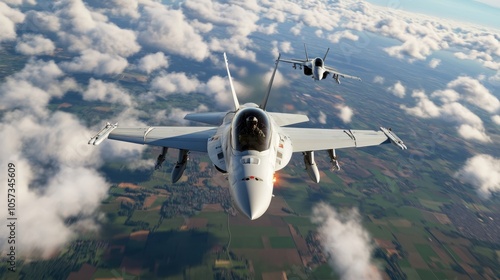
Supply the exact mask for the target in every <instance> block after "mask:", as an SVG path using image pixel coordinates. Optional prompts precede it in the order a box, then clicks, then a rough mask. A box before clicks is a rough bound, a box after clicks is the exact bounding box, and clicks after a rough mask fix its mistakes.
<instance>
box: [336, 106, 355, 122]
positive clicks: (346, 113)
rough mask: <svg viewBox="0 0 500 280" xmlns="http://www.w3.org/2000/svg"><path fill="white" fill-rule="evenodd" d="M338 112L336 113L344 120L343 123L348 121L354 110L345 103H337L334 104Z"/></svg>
mask: <svg viewBox="0 0 500 280" xmlns="http://www.w3.org/2000/svg"><path fill="white" fill-rule="evenodd" d="M335 107H336V108H337V109H338V110H339V112H338V113H337V116H338V117H339V118H340V119H341V120H342V121H343V122H344V123H350V122H351V118H352V116H353V115H354V112H353V111H352V109H351V108H350V107H349V106H347V105H345V104H339V105H337V106H335Z"/></svg>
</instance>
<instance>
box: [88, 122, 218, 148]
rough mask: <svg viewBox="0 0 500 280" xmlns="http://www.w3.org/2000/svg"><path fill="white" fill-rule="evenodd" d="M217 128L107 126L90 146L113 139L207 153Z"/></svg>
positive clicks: (93, 138)
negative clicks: (208, 144)
mask: <svg viewBox="0 0 500 280" xmlns="http://www.w3.org/2000/svg"><path fill="white" fill-rule="evenodd" d="M216 131H217V128H215V127H206V126H198V127H196V126H194V127H182V126H150V127H130V128H126V127H123V128H122V127H117V125H116V124H115V125H109V124H108V125H107V126H106V127H105V128H103V129H102V130H101V131H100V132H99V133H98V134H97V135H95V136H94V137H92V138H91V139H90V141H89V144H93V145H99V144H100V143H101V142H102V141H103V140H104V139H106V138H107V139H113V140H118V141H124V142H129V143H136V144H143V145H153V146H162V147H168V148H175V149H185V150H190V151H197V152H207V142H208V139H209V138H210V137H212V136H214V135H215V133H216Z"/></svg>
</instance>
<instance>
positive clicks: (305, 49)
mask: <svg viewBox="0 0 500 280" xmlns="http://www.w3.org/2000/svg"><path fill="white" fill-rule="evenodd" d="M304 52H306V61H309V56H308V55H307V48H306V43H304Z"/></svg>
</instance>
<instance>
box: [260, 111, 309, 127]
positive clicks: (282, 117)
mask: <svg viewBox="0 0 500 280" xmlns="http://www.w3.org/2000/svg"><path fill="white" fill-rule="evenodd" d="M269 115H271V116H272V117H273V119H274V121H275V122H276V124H277V125H279V126H287V125H292V124H296V123H303V122H307V121H309V118H308V117H307V116H306V115H300V114H286V113H273V112H269Z"/></svg>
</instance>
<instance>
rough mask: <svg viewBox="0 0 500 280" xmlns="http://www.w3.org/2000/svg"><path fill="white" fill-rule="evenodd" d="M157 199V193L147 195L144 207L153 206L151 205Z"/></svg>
mask: <svg viewBox="0 0 500 280" xmlns="http://www.w3.org/2000/svg"><path fill="white" fill-rule="evenodd" d="M155 200H156V195H150V196H148V197H146V199H145V200H144V205H143V207H146V208H149V207H151V205H153V203H154V202H155Z"/></svg>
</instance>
